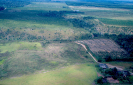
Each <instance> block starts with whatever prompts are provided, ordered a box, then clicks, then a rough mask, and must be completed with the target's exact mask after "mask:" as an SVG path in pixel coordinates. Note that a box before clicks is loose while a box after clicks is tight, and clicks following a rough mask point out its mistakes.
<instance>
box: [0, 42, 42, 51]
mask: <svg viewBox="0 0 133 85" xmlns="http://www.w3.org/2000/svg"><path fill="white" fill-rule="evenodd" d="M17 50H42V46H41V43H39V42H13V43H7V44H5V45H2V44H1V45H0V51H1V52H0V53H5V52H7V51H8V52H13V51H17Z"/></svg>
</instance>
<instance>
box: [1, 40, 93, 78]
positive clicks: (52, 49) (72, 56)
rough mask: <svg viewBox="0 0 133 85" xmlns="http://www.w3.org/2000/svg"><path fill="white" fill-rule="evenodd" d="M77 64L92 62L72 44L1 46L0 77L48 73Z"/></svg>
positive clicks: (79, 47) (22, 43) (82, 49)
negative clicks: (42, 71)
mask: <svg viewBox="0 0 133 85" xmlns="http://www.w3.org/2000/svg"><path fill="white" fill-rule="evenodd" d="M85 56H88V57H87V58H86V57H85ZM77 63H78V64H81V63H94V62H93V60H92V59H91V57H89V55H88V54H87V53H86V51H85V49H84V48H83V47H82V46H80V45H77V44H75V43H72V42H69V43H59V42H49V43H46V42H40V43H39V42H13V43H7V44H5V45H2V46H1V53H0V64H1V66H0V70H1V71H2V73H1V74H0V75H1V76H0V77H12V76H18V75H24V74H31V73H33V72H36V71H40V70H45V71H49V70H53V69H58V68H61V67H64V66H69V65H74V64H77ZM3 68H4V70H2V69H3Z"/></svg>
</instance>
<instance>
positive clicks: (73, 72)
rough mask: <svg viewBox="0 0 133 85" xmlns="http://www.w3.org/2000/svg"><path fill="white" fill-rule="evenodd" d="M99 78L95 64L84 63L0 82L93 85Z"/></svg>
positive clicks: (29, 84) (12, 83)
mask: <svg viewBox="0 0 133 85" xmlns="http://www.w3.org/2000/svg"><path fill="white" fill-rule="evenodd" d="M96 78H97V73H96V69H95V67H94V66H93V65H91V64H90V65H89V66H88V64H82V65H74V66H68V67H65V68H63V69H58V70H55V71H50V72H47V73H39V74H32V75H25V76H22V77H18V78H12V79H5V80H1V81H0V84H2V85H3V84H6V85H18V84H19V85H92V84H93V82H94V79H96Z"/></svg>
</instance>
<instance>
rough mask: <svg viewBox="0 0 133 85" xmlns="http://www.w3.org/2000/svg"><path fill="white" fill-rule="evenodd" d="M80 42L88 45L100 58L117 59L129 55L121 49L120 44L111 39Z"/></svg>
mask: <svg viewBox="0 0 133 85" xmlns="http://www.w3.org/2000/svg"><path fill="white" fill-rule="evenodd" d="M78 42H80V43H83V44H86V45H87V46H88V47H89V49H90V50H91V51H92V52H93V53H94V54H95V55H96V56H97V57H98V58H99V57H100V58H106V57H107V56H111V57H112V58H116V57H125V56H126V55H127V52H126V51H125V50H124V49H122V48H120V46H119V45H118V44H116V43H115V42H114V41H113V40H110V39H92V40H83V41H78Z"/></svg>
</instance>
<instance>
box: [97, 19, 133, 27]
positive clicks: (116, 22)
mask: <svg viewBox="0 0 133 85" xmlns="http://www.w3.org/2000/svg"><path fill="white" fill-rule="evenodd" d="M99 20H100V21H102V22H103V23H105V24H107V25H118V26H133V21H131V20H117V19H99Z"/></svg>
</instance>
